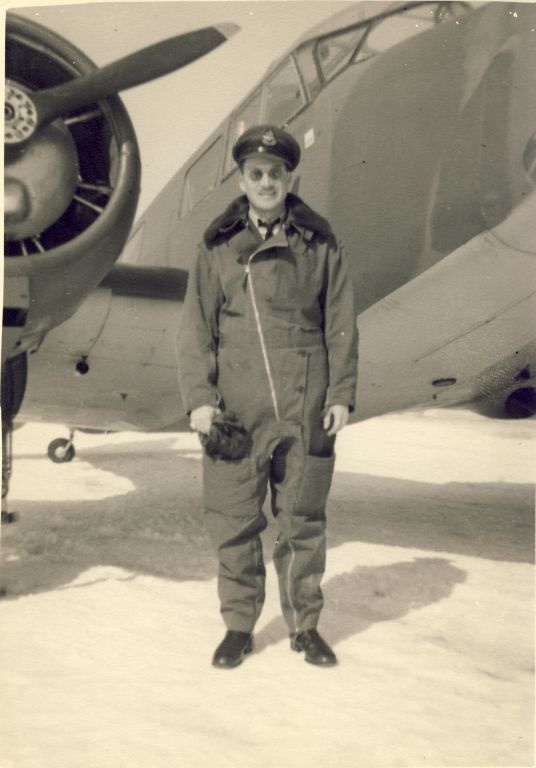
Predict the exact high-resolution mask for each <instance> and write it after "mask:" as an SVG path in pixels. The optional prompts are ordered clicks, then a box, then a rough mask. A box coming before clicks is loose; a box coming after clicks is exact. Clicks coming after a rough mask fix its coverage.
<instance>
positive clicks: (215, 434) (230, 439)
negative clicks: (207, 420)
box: [200, 411, 252, 461]
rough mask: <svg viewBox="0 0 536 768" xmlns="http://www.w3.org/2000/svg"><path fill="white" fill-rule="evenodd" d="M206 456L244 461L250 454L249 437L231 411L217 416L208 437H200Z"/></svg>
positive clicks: (250, 444)
mask: <svg viewBox="0 0 536 768" xmlns="http://www.w3.org/2000/svg"><path fill="white" fill-rule="evenodd" d="M200 438H201V443H202V445H203V447H204V449H205V451H206V453H207V456H210V457H212V458H213V459H223V460H224V461H237V460H238V459H245V458H246V456H249V454H250V453H251V446H252V440H251V435H250V434H249V433H248V432H246V430H245V429H244V426H243V424H242V423H241V422H240V421H239V420H238V419H237V418H236V416H235V414H234V413H232V412H231V411H228V412H224V413H220V414H218V415H217V416H216V417H215V418H214V419H213V421H212V426H211V427H210V432H209V433H208V435H200Z"/></svg>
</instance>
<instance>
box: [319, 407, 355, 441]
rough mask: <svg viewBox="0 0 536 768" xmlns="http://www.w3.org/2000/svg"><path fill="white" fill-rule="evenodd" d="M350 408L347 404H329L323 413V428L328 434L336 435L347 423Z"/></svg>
mask: <svg viewBox="0 0 536 768" xmlns="http://www.w3.org/2000/svg"><path fill="white" fill-rule="evenodd" d="M349 417H350V409H349V408H348V406H347V405H330V406H329V408H328V409H327V410H326V412H325V415H324V429H325V430H326V432H327V434H328V436H330V437H331V436H332V435H336V434H337V432H340V431H341V429H342V428H343V427H345V426H346V425H347V424H348V419H349Z"/></svg>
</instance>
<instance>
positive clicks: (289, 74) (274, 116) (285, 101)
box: [264, 59, 305, 125]
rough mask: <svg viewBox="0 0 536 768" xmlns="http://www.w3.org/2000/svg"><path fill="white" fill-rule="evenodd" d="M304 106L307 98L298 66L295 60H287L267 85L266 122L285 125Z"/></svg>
mask: <svg viewBox="0 0 536 768" xmlns="http://www.w3.org/2000/svg"><path fill="white" fill-rule="evenodd" d="M304 105H305V96H304V93H303V89H302V85H301V81H300V76H299V74H298V70H297V69H296V64H295V63H294V59H287V61H286V62H285V63H284V64H283V66H282V67H281V68H280V69H279V70H278V71H277V72H276V73H275V75H274V76H273V77H272V78H271V79H270V80H268V82H267V83H266V85H265V115H264V120H265V122H267V123H273V124H275V125H284V124H285V123H287V122H288V121H289V120H290V118H291V117H293V116H294V115H295V114H296V112H299V110H300V109H301V108H302V107H303V106H304Z"/></svg>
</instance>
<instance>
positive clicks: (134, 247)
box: [119, 222, 145, 264]
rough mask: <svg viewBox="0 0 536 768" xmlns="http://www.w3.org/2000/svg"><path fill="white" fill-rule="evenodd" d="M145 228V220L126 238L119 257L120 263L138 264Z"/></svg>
mask: <svg viewBox="0 0 536 768" xmlns="http://www.w3.org/2000/svg"><path fill="white" fill-rule="evenodd" d="M144 228H145V222H143V223H142V224H140V226H139V227H138V228H137V230H136V231H135V232H133V233H132V235H131V236H130V237H129V239H128V240H127V243H126V245H125V247H124V248H123V252H122V254H121V256H120V258H119V261H120V262H121V263H122V264H138V262H139V261H140V260H141V254H142V245H143V230H144Z"/></svg>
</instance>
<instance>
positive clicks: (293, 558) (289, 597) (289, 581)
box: [287, 538, 299, 632]
mask: <svg viewBox="0 0 536 768" xmlns="http://www.w3.org/2000/svg"><path fill="white" fill-rule="evenodd" d="M288 546H289V549H290V563H289V564H288V570H287V599H288V602H289V605H290V607H291V608H292V613H293V615H294V629H295V630H296V632H298V631H299V628H298V612H297V611H296V606H295V605H294V602H293V600H292V592H291V584H292V582H291V580H290V574H291V572H292V566H293V565H294V560H295V559H296V550H295V549H294V547H293V546H292V542H291V540H290V538H289V540H288Z"/></svg>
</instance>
